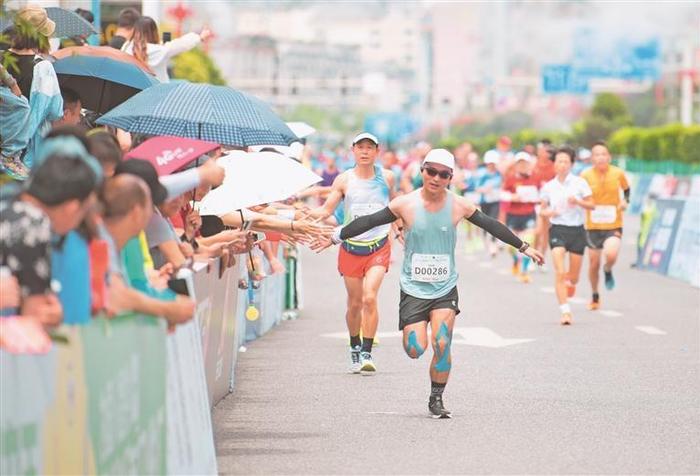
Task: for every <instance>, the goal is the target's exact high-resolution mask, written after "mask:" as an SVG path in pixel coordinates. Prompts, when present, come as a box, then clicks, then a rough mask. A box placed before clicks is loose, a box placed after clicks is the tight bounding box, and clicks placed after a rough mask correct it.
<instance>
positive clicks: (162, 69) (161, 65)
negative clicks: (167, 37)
mask: <svg viewBox="0 0 700 476" xmlns="http://www.w3.org/2000/svg"><path fill="white" fill-rule="evenodd" d="M201 42H202V39H201V38H200V36H199V34H198V33H187V34H185V35H182V36H181V37H179V38H175V39H174V40H172V41H168V42H167V43H163V44H156V43H148V45H146V53H147V54H148V66H150V67H151V69H152V70H153V73H155V75H156V78H158V80H159V81H160V82H161V83H168V82H170V76H168V62H169V61H170V58H172V57H173V56H177V55H179V54H180V53H184V52H185V51H189V50H191V49H192V48H194V47H195V46H197V45H198V44H200V43H201ZM122 51H124V52H126V53H129V54H130V55H133V54H134V42H133V41H131V40H129V41H127V42H126V43H124V46H122Z"/></svg>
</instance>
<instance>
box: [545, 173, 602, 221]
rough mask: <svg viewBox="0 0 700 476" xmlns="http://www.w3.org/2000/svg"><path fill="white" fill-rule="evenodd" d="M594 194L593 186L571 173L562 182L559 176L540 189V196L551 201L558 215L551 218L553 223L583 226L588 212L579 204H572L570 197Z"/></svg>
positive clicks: (584, 196)
mask: <svg viewBox="0 0 700 476" xmlns="http://www.w3.org/2000/svg"><path fill="white" fill-rule="evenodd" d="M591 195H593V192H592V191H591V187H590V186H589V185H588V182H586V181H585V180H584V179H582V178H581V177H577V176H576V175H573V174H571V173H570V174H569V175H567V176H566V179H564V182H563V183H562V182H560V181H559V179H558V178H557V177H554V178H553V179H552V180H550V181H549V182H547V183H546V184H544V187H542V190H541V191H540V198H541V199H542V200H544V201H546V202H548V203H549V206H550V207H551V208H552V209H554V210H555V211H556V212H557V213H558V215H556V216H553V217H551V218H550V219H549V221H550V223H551V224H552V225H564V226H582V225H583V224H584V223H585V220H586V214H585V212H584V210H583V208H582V207H580V206H579V205H571V204H570V203H569V201H568V200H569V197H576V198H578V199H583V198H586V197H590V196H591Z"/></svg>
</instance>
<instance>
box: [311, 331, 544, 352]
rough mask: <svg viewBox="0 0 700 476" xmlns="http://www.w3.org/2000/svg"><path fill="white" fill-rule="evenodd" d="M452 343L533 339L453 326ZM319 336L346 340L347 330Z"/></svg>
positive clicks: (496, 345)
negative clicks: (514, 337)
mask: <svg viewBox="0 0 700 476" xmlns="http://www.w3.org/2000/svg"><path fill="white" fill-rule="evenodd" d="M453 333H454V338H453V340H452V343H453V344H464V345H473V346H478V347H490V348H499V347H508V346H510V345H515V344H524V343H527V342H532V341H534V340H535V339H528V338H525V339H523V338H516V339H513V338H508V337H502V336H501V335H500V334H498V333H496V332H494V331H493V330H491V329H489V328H488V327H455V328H454V331H453ZM321 337H329V338H331V339H344V340H346V341H347V340H348V333H347V332H331V333H329V334H321ZM377 337H381V338H382V339H384V338H394V337H395V338H402V337H403V332H401V331H398V332H378V333H377Z"/></svg>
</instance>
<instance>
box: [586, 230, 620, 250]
mask: <svg viewBox="0 0 700 476" xmlns="http://www.w3.org/2000/svg"><path fill="white" fill-rule="evenodd" d="M612 236H615V237H617V238H622V228H615V229H612V230H586V239H587V241H588V247H589V248H592V249H594V250H602V249H603V244H605V240H607V239H608V238H610V237H612Z"/></svg>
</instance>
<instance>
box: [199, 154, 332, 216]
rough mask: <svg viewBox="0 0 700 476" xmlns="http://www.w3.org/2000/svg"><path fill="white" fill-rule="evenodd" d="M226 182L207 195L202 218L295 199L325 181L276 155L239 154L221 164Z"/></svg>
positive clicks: (297, 163) (302, 167)
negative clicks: (291, 198)
mask: <svg viewBox="0 0 700 476" xmlns="http://www.w3.org/2000/svg"><path fill="white" fill-rule="evenodd" d="M217 163H218V164H219V165H220V166H222V167H223V168H224V170H226V177H225V178H224V183H223V184H221V186H219V187H218V188H216V189H214V190H212V191H211V192H209V193H208V194H206V195H205V196H204V198H203V199H202V202H201V203H200V207H199V213H200V214H201V215H216V216H221V215H225V214H227V213H231V212H233V211H235V210H238V209H241V208H247V207H252V206H254V205H260V204H262V203H270V202H277V201H280V200H284V199H286V198H289V197H291V196H292V195H294V194H295V193H297V192H298V191H300V190H303V189H305V188H306V187H309V186H311V185H313V184H315V183H318V182H320V181H321V180H322V179H321V177H319V176H318V175H316V174H315V173H313V172H312V171H311V170H309V169H307V168H306V167H304V166H303V165H301V164H300V163H299V162H297V161H296V160H293V159H289V158H287V157H284V156H282V155H279V154H276V153H274V152H251V153H247V152H242V151H235V152H231V153H230V154H227V155H225V156H224V157H221V158H220V159H219V160H218V162H217Z"/></svg>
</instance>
